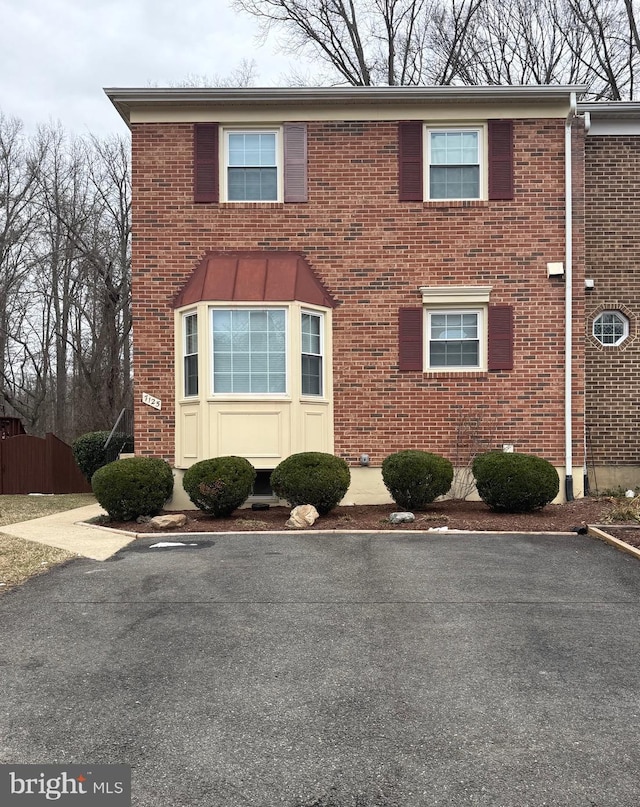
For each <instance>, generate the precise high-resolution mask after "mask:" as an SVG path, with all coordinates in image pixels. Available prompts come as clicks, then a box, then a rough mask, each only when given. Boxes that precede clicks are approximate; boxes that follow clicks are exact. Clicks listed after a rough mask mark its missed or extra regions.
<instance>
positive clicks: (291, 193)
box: [283, 123, 307, 202]
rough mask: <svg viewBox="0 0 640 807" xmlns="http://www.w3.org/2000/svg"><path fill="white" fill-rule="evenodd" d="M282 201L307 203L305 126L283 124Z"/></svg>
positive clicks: (302, 124)
mask: <svg viewBox="0 0 640 807" xmlns="http://www.w3.org/2000/svg"><path fill="white" fill-rule="evenodd" d="M283 129H284V201H285V202H306V201H307V124H306V123H285V124H284V127H283Z"/></svg>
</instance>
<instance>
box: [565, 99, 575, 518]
mask: <svg viewBox="0 0 640 807" xmlns="http://www.w3.org/2000/svg"><path fill="white" fill-rule="evenodd" d="M576 111H577V107H576V94H575V92H572V93H571V95H570V109H569V114H568V115H567V119H566V121H565V125H564V186H565V266H564V277H565V289H564V295H565V318H564V338H565V346H564V350H565V356H564V423H565V426H564V428H565V434H564V440H565V481H564V492H565V497H566V500H567V501H568V502H572V501H573V498H574V497H573V449H572V442H573V429H572V422H571V419H572V414H573V407H572V397H573V386H572V383H571V373H572V370H573V367H572V353H573V333H572V328H573V221H572V218H573V196H572V179H573V177H572V173H573V169H572V165H571V162H572V161H571V125H572V123H573V119H574V117H575V115H576Z"/></svg>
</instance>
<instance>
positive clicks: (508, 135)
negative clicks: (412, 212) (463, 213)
mask: <svg viewBox="0 0 640 807" xmlns="http://www.w3.org/2000/svg"><path fill="white" fill-rule="evenodd" d="M398 180H399V182H398V198H399V200H400V201H401V202H424V201H426V202H432V201H437V202H440V201H445V200H446V201H452V202H456V201H467V200H482V201H484V200H486V201H508V200H510V199H513V198H514V187H515V185H514V182H515V180H514V123H513V121H511V120H487V121H484V122H481V123H480V122H479V123H477V124H471V125H457V124H455V123H452V124H450V125H447V124H438V125H432V124H429V123H425V122H421V121H400V122H399V124H398Z"/></svg>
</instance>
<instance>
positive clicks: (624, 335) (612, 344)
mask: <svg viewBox="0 0 640 807" xmlns="http://www.w3.org/2000/svg"><path fill="white" fill-rule="evenodd" d="M603 314H615V315H616V316H617V317H620V319H621V320H622V325H623V332H622V336H621V337H620V338H619V339H618V340H617V341H615V342H602V341H601V340H600V339H599V338H598V337H597V336H596V322H597V321H598V320H599V319H600V317H601V316H603ZM591 333H592V335H593V338H594V339H595V340H596V342H597V343H598V344H599V345H600V346H601V347H619V346H620V345H621V344H622V343H623V342H624V341H626V340H627V339H628V338H629V318H628V317H627V316H626V314H624V313H623V312H622V311H618V310H617V309H615V308H607V309H606V310H605V311H600V312H599V314H597V316H595V317H594V318H593V325H592V329H591Z"/></svg>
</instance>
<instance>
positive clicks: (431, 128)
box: [422, 123, 489, 204]
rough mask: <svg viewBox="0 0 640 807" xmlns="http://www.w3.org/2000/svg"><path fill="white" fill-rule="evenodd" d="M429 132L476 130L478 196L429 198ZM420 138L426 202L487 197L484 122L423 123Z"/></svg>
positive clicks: (483, 198)
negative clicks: (478, 172) (478, 176)
mask: <svg viewBox="0 0 640 807" xmlns="http://www.w3.org/2000/svg"><path fill="white" fill-rule="evenodd" d="M431 132H478V159H479V161H480V164H479V167H480V178H479V189H480V194H479V196H469V197H461V198H457V199H432V198H431V187H430V185H431V182H430V179H431V171H430V170H429V169H430V168H431ZM422 140H423V144H424V147H423V150H424V165H425V170H424V172H423V173H424V176H423V181H424V199H425V200H426V201H427V202H440V203H441V204H446V203H447V202H477V201H484V200H486V199H488V198H489V184H488V176H489V172H488V170H487V165H488V160H489V143H488V134H487V125H486V123H464V124H459V125H458V124H455V123H448V124H441V125H433V124H425V126H424V137H423V138H422Z"/></svg>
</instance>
